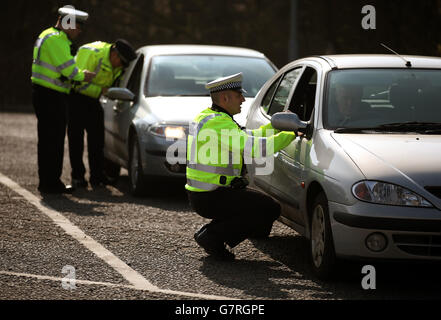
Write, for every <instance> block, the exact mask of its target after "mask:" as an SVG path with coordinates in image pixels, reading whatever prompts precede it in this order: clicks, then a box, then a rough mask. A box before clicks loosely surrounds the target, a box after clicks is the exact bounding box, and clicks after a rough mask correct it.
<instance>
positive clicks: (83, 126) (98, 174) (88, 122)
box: [68, 39, 136, 188]
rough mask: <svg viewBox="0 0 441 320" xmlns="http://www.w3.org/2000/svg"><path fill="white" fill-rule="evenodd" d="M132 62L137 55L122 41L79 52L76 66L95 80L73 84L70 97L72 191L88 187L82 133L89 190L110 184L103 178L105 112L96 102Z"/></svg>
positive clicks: (69, 130) (89, 46) (83, 49)
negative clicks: (86, 152)
mask: <svg viewBox="0 0 441 320" xmlns="http://www.w3.org/2000/svg"><path fill="white" fill-rule="evenodd" d="M134 59H136V53H135V51H134V50H133V48H132V46H131V45H130V44H129V43H128V42H127V41H126V40H122V39H119V40H117V41H116V42H115V43H113V44H111V43H106V42H101V41H97V42H93V43H89V44H85V45H83V46H81V47H80V48H79V49H78V53H77V56H76V58H75V60H76V63H77V65H78V66H79V67H80V68H87V69H90V70H94V72H95V73H96V76H95V77H94V78H93V79H92V82H91V83H84V82H83V83H78V84H76V85H75V86H74V90H73V91H74V92H72V93H71V95H70V103H69V124H68V136H69V156H70V164H71V167H72V173H71V174H72V185H73V186H74V187H77V188H81V187H87V185H88V183H87V181H86V180H85V178H84V175H85V173H86V169H85V167H84V163H83V151H84V131H86V132H87V147H88V158H89V168H90V184H91V185H92V187H97V186H100V185H105V184H109V181H108V180H107V178H106V176H105V175H104V151H103V148H104V112H103V108H102V107H101V104H100V102H99V98H100V96H101V94H105V93H106V92H107V89H108V88H109V87H111V86H112V85H113V84H114V83H115V81H116V80H117V79H118V78H119V77H120V76H121V74H122V71H123V68H125V67H127V66H128V65H129V63H130V62H131V61H133V60H134Z"/></svg>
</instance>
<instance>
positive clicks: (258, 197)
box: [187, 188, 280, 248]
mask: <svg viewBox="0 0 441 320" xmlns="http://www.w3.org/2000/svg"><path fill="white" fill-rule="evenodd" d="M187 193H188V198H189V201H190V205H191V206H192V208H193V210H194V211H196V213H198V214H199V215H200V216H202V217H204V218H207V219H212V221H211V222H210V223H209V224H207V225H206V226H204V227H203V228H206V229H207V232H208V233H209V234H211V235H212V236H213V237H215V238H216V239H218V240H220V241H222V242H224V243H226V244H228V246H230V247H231V248H234V247H235V246H237V245H238V244H239V243H241V242H242V241H244V240H245V239H247V238H254V237H262V236H267V235H269V234H270V232H271V229H272V226H273V223H274V221H275V220H276V219H277V218H278V217H279V216H280V205H279V204H278V203H277V202H276V201H274V200H273V199H272V198H271V197H269V196H267V195H265V194H263V193H261V192H258V191H255V190H252V189H249V188H245V189H232V188H219V189H217V190H215V191H211V192H191V191H188V192H187Z"/></svg>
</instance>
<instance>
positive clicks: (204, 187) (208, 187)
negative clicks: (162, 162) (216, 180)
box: [187, 179, 219, 191]
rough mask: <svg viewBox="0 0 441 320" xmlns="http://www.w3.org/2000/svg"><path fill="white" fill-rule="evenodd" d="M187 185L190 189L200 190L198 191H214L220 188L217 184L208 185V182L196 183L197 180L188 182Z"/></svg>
mask: <svg viewBox="0 0 441 320" xmlns="http://www.w3.org/2000/svg"><path fill="white" fill-rule="evenodd" d="M187 184H188V185H189V186H190V187H193V188H198V189H201V190H204V191H214V190H216V189H218V188H219V186H218V185H216V184H211V183H206V182H201V181H196V180H191V179H188V180H187Z"/></svg>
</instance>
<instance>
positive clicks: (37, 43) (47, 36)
mask: <svg viewBox="0 0 441 320" xmlns="http://www.w3.org/2000/svg"><path fill="white" fill-rule="evenodd" d="M58 34H59V32H53V33H49V34H47V35H46V36H45V37H44V38H39V39H37V41H36V42H35V46H36V47H37V48H38V53H37V58H36V59H35V60H37V61H39V60H40V53H41V46H42V45H43V43H44V42H45V41H46V40H47V39H49V38H50V37H52V36H56V35H58Z"/></svg>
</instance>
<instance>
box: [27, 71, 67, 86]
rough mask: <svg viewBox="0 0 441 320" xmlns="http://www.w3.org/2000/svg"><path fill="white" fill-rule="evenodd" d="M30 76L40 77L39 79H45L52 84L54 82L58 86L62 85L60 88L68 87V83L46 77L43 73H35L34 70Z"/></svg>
mask: <svg viewBox="0 0 441 320" xmlns="http://www.w3.org/2000/svg"><path fill="white" fill-rule="evenodd" d="M32 77H34V78H37V79H40V80H44V81H47V82H49V83H52V84H54V85H56V86H59V87H62V88H66V89H70V84H68V83H64V82H61V81H60V80H58V79H52V78H49V77H47V76H45V75H42V74H39V73H36V72H32Z"/></svg>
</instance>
